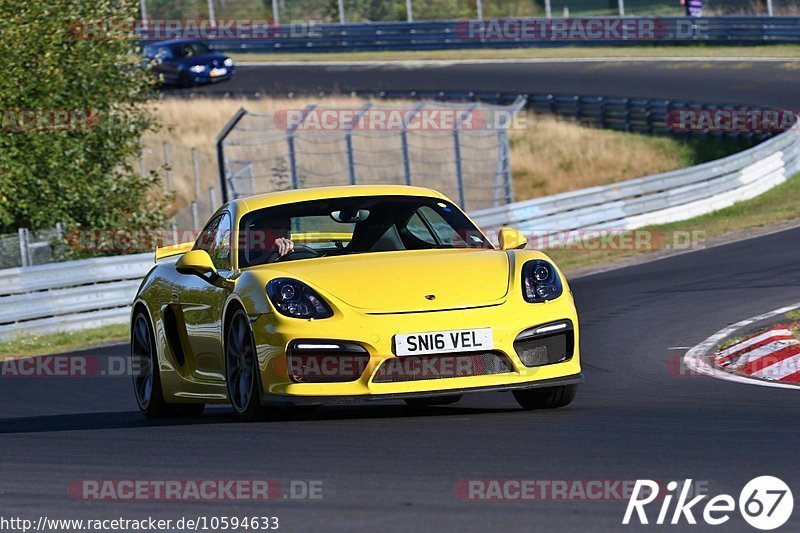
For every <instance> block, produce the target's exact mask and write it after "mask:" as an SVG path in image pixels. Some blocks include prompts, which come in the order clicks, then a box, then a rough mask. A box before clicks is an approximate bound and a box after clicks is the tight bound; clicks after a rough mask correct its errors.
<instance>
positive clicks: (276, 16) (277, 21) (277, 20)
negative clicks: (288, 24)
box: [272, 0, 281, 26]
mask: <svg viewBox="0 0 800 533" xmlns="http://www.w3.org/2000/svg"><path fill="white" fill-rule="evenodd" d="M272 23H273V24H274V25H275V26H280V25H281V15H280V11H278V0H272Z"/></svg>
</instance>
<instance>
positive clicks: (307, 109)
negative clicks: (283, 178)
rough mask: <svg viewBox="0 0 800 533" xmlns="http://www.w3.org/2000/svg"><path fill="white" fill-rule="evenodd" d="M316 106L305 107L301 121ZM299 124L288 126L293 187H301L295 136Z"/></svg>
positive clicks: (287, 136) (287, 140)
mask: <svg viewBox="0 0 800 533" xmlns="http://www.w3.org/2000/svg"><path fill="white" fill-rule="evenodd" d="M316 107H317V105H316V104H311V105H307V106H306V107H305V109H303V115H302V118H301V120H300V123H302V122H303V120H305V118H306V116H308V114H309V113H310V112H311V111H313V110H314V108H316ZM299 125H300V124H292V125H291V126H288V127H287V128H286V144H287V146H288V149H289V175H290V176H291V178H292V189H299V188H300V178H299V176H298V174H297V151H296V150H295V146H294V136H295V132H296V131H297V126H299Z"/></svg>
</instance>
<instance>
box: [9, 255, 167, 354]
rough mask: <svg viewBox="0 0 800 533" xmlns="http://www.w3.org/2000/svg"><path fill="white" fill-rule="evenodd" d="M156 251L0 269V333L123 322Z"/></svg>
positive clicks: (96, 325)
mask: <svg viewBox="0 0 800 533" xmlns="http://www.w3.org/2000/svg"><path fill="white" fill-rule="evenodd" d="M152 266H153V254H137V255H125V256H118V257H101V258H96V259H81V260H79V261H68V262H64V263H51V264H48V265H38V266H33V267H28V268H9V269H5V270H0V338H9V337H13V336H15V335H19V334H42V333H51V332H55V331H71V330H78V329H86V328H95V327H100V326H105V325H108V324H119V323H124V322H126V321H127V320H128V318H129V314H130V304H131V301H132V300H133V297H134V295H135V294H136V289H137V288H138V287H139V283H140V281H141V278H142V277H143V276H144V275H145V274H146V273H147V271H148V270H150V268H151V267H152Z"/></svg>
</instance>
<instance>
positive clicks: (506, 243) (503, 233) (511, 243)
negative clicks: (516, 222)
mask: <svg viewBox="0 0 800 533" xmlns="http://www.w3.org/2000/svg"><path fill="white" fill-rule="evenodd" d="M497 240H498V242H499V243H500V249H501V250H519V249H522V248H525V245H526V244H528V239H526V238H525V235H523V234H522V233H520V232H519V231H517V230H515V229H514V228H503V229H501V230H500V234H499V235H498V236H497Z"/></svg>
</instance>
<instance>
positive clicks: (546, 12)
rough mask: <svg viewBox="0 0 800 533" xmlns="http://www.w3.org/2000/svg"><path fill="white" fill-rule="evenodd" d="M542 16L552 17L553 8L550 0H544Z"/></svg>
mask: <svg viewBox="0 0 800 533" xmlns="http://www.w3.org/2000/svg"><path fill="white" fill-rule="evenodd" d="M544 16H545V17H547V18H549V19H551V18H553V9H552V7H551V6H550V0H544Z"/></svg>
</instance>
